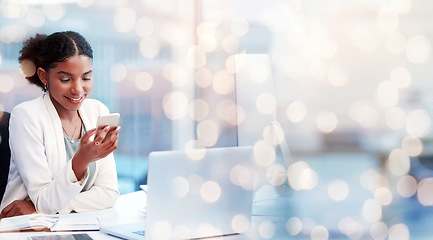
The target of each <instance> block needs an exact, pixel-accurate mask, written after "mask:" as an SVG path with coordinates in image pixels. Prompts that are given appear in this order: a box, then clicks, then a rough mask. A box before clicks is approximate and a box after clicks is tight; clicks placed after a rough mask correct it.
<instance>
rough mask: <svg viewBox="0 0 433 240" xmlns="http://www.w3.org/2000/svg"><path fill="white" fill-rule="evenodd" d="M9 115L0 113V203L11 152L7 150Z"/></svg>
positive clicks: (6, 180) (6, 178)
mask: <svg viewBox="0 0 433 240" xmlns="http://www.w3.org/2000/svg"><path fill="white" fill-rule="evenodd" d="M9 118H10V113H8V112H4V111H0V202H1V200H2V199H3V194H4V192H5V189H6V184H7V182H8V175H9V165H10V158H11V150H10V148H9Z"/></svg>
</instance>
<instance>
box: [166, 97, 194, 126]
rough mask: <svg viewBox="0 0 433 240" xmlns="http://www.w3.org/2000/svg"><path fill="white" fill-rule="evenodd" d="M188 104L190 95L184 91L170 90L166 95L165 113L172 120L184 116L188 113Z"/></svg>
mask: <svg viewBox="0 0 433 240" xmlns="http://www.w3.org/2000/svg"><path fill="white" fill-rule="evenodd" d="M188 106H189V102H188V97H187V96H186V95H185V93H183V92H179V91H177V92H169V93H167V94H166V95H165V96H164V99H163V109H164V113H165V115H166V116H167V117H168V118H169V119H171V120H175V119H180V118H183V117H184V116H185V115H186V114H187V113H188Z"/></svg>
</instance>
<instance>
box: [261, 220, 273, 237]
mask: <svg viewBox="0 0 433 240" xmlns="http://www.w3.org/2000/svg"><path fill="white" fill-rule="evenodd" d="M258 231H259V234H260V237H262V238H264V239H272V237H273V236H274V235H275V224H274V223H272V222H271V221H269V220H265V221H263V222H261V223H260V224H259V228H258Z"/></svg>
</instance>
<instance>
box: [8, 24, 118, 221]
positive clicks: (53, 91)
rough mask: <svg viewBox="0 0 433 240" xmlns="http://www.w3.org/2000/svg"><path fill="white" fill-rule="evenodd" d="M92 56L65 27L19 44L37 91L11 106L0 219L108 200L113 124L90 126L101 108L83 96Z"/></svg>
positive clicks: (112, 191) (113, 179)
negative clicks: (6, 177) (39, 91)
mask: <svg viewBox="0 0 433 240" xmlns="http://www.w3.org/2000/svg"><path fill="white" fill-rule="evenodd" d="M92 58H93V51H92V48H91V47H90V45H89V43H88V42H87V41H86V40H85V39H84V37H83V36H81V35H80V34H79V33H76V32H72V31H67V32H56V33H53V34H51V35H49V36H46V35H41V34H37V35H36V36H35V37H32V38H29V39H28V40H27V41H26V42H25V43H24V47H23V49H22V50H21V56H20V57H19V61H20V63H21V67H22V69H23V73H25V75H26V79H27V80H28V81H29V82H30V83H32V84H35V85H37V86H39V87H40V88H41V89H42V90H43V91H44V92H45V94H43V95H42V96H40V97H38V98H36V99H34V100H31V101H27V102H24V103H22V104H19V105H18V106H16V107H15V108H14V109H13V110H12V113H11V120H10V128H9V130H10V136H11V137H10V147H11V153H12V157H11V165H10V171H9V176H10V177H9V180H8V184H7V187H6V191H5V194H4V198H3V200H2V202H1V206H0V209H1V210H2V212H1V215H0V218H2V217H10V216H16V215H22V214H30V213H34V212H40V213H69V212H72V211H74V212H82V211H90V210H96V209H101V208H107V207H111V206H112V205H113V204H114V202H115V201H116V199H117V196H118V195H119V191H118V188H117V173H116V166H115V162H114V157H113V154H112V152H113V151H114V150H115V149H116V148H117V143H118V134H119V130H120V127H115V128H109V127H107V126H105V127H103V129H102V130H101V131H98V132H97V133H96V131H95V130H96V129H95V127H96V122H97V118H98V116H100V115H104V114H108V113H109V110H108V108H107V107H106V106H105V105H104V104H102V103H101V102H99V101H97V100H94V99H87V96H88V94H89V93H90V92H91V91H92V88H93V79H92ZM91 137H93V139H94V140H91Z"/></svg>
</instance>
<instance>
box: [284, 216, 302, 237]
mask: <svg viewBox="0 0 433 240" xmlns="http://www.w3.org/2000/svg"><path fill="white" fill-rule="evenodd" d="M286 230H287V232H288V233H289V234H290V235H292V236H296V235H298V234H299V233H301V230H302V221H301V219H299V218H297V217H290V218H289V219H287V222H286Z"/></svg>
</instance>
